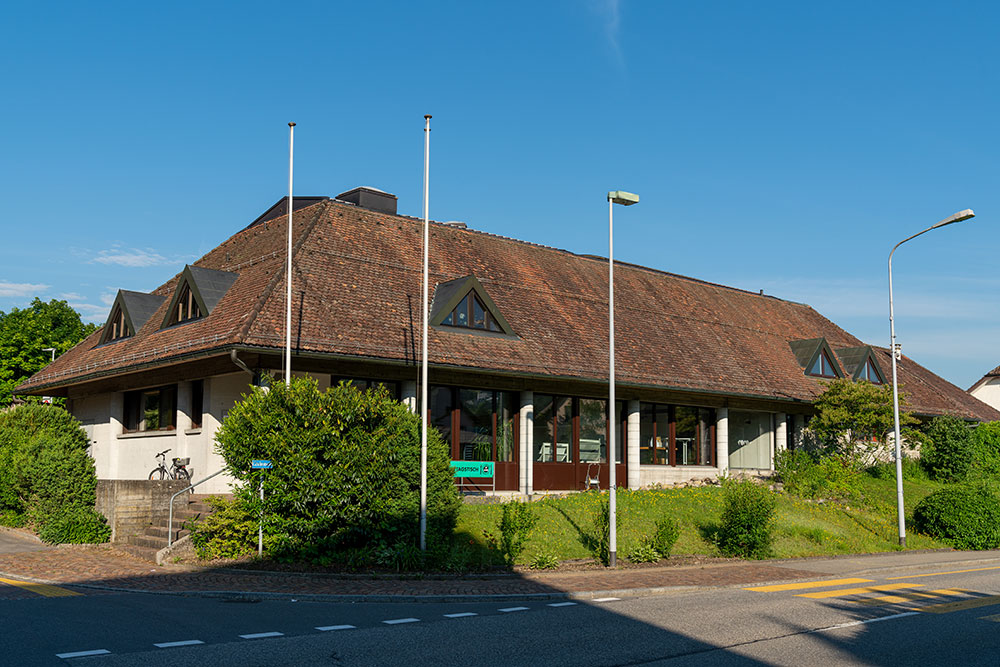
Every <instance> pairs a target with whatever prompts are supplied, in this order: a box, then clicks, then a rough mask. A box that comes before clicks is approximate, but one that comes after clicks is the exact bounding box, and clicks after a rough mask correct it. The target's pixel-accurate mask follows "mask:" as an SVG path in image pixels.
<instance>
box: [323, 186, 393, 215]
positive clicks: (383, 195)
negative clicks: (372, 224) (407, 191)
mask: <svg viewBox="0 0 1000 667" xmlns="http://www.w3.org/2000/svg"><path fill="white" fill-rule="evenodd" d="M336 198H337V199H339V200H340V201H346V202H347V203H349V204H355V205H357V206H360V207H361V208H367V209H370V210H372V211H378V212H379V213H389V214H391V215H396V200H397V197H396V195H393V194H389V193H388V192H385V191H383V190H379V189H378V188H370V187H368V186H361V187H360V188H354V189H353V190H348V191H347V192H342V193H340V194H339V195H337V197H336Z"/></svg>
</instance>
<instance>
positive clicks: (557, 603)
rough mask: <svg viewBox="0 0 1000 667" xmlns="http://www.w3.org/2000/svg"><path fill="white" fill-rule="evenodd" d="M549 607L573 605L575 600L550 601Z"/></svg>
mask: <svg viewBox="0 0 1000 667" xmlns="http://www.w3.org/2000/svg"><path fill="white" fill-rule="evenodd" d="M549 606H550V607H575V606H576V603H575V602H550V603H549Z"/></svg>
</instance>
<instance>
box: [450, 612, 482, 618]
mask: <svg viewBox="0 0 1000 667" xmlns="http://www.w3.org/2000/svg"><path fill="white" fill-rule="evenodd" d="M467 616H479V614H477V613H475V612H473V611H463V612H462V613H460V614H445V615H444V617H445V618H466V617H467Z"/></svg>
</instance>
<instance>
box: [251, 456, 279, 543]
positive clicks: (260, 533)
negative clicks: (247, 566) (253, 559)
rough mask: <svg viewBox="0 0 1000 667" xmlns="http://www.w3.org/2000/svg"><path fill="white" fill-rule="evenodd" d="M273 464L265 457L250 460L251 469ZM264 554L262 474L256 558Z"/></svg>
mask: <svg viewBox="0 0 1000 667" xmlns="http://www.w3.org/2000/svg"><path fill="white" fill-rule="evenodd" d="M273 467H274V466H273V465H272V464H271V462H270V461H269V460H267V459H253V460H252V461H250V469H251V470H270V469H271V468H273ZM263 555H264V475H263V473H262V474H261V476H260V523H259V524H257V558H260V557H262V556H263Z"/></svg>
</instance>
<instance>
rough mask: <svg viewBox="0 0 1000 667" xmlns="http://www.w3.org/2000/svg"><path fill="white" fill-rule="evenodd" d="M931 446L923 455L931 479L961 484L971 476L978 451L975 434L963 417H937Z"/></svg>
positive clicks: (930, 430)
mask: <svg viewBox="0 0 1000 667" xmlns="http://www.w3.org/2000/svg"><path fill="white" fill-rule="evenodd" d="M926 434H927V440H928V441H927V442H925V443H924V445H923V448H922V450H921V453H920V460H921V461H922V462H923V465H924V467H925V468H927V472H928V473H930V476H931V479H935V480H937V481H940V482H961V481H962V480H964V479H965V478H966V477H968V475H969V470H970V469H971V468H972V462H973V458H974V456H975V450H974V446H973V441H972V430H971V429H970V428H969V426H968V425H967V424H966V423H965V421H964V420H963V419H961V418H959V417H955V416H953V415H944V416H942V417H935V418H934V419H932V420H931V423H930V424H929V425H928V426H927V430H926Z"/></svg>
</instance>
